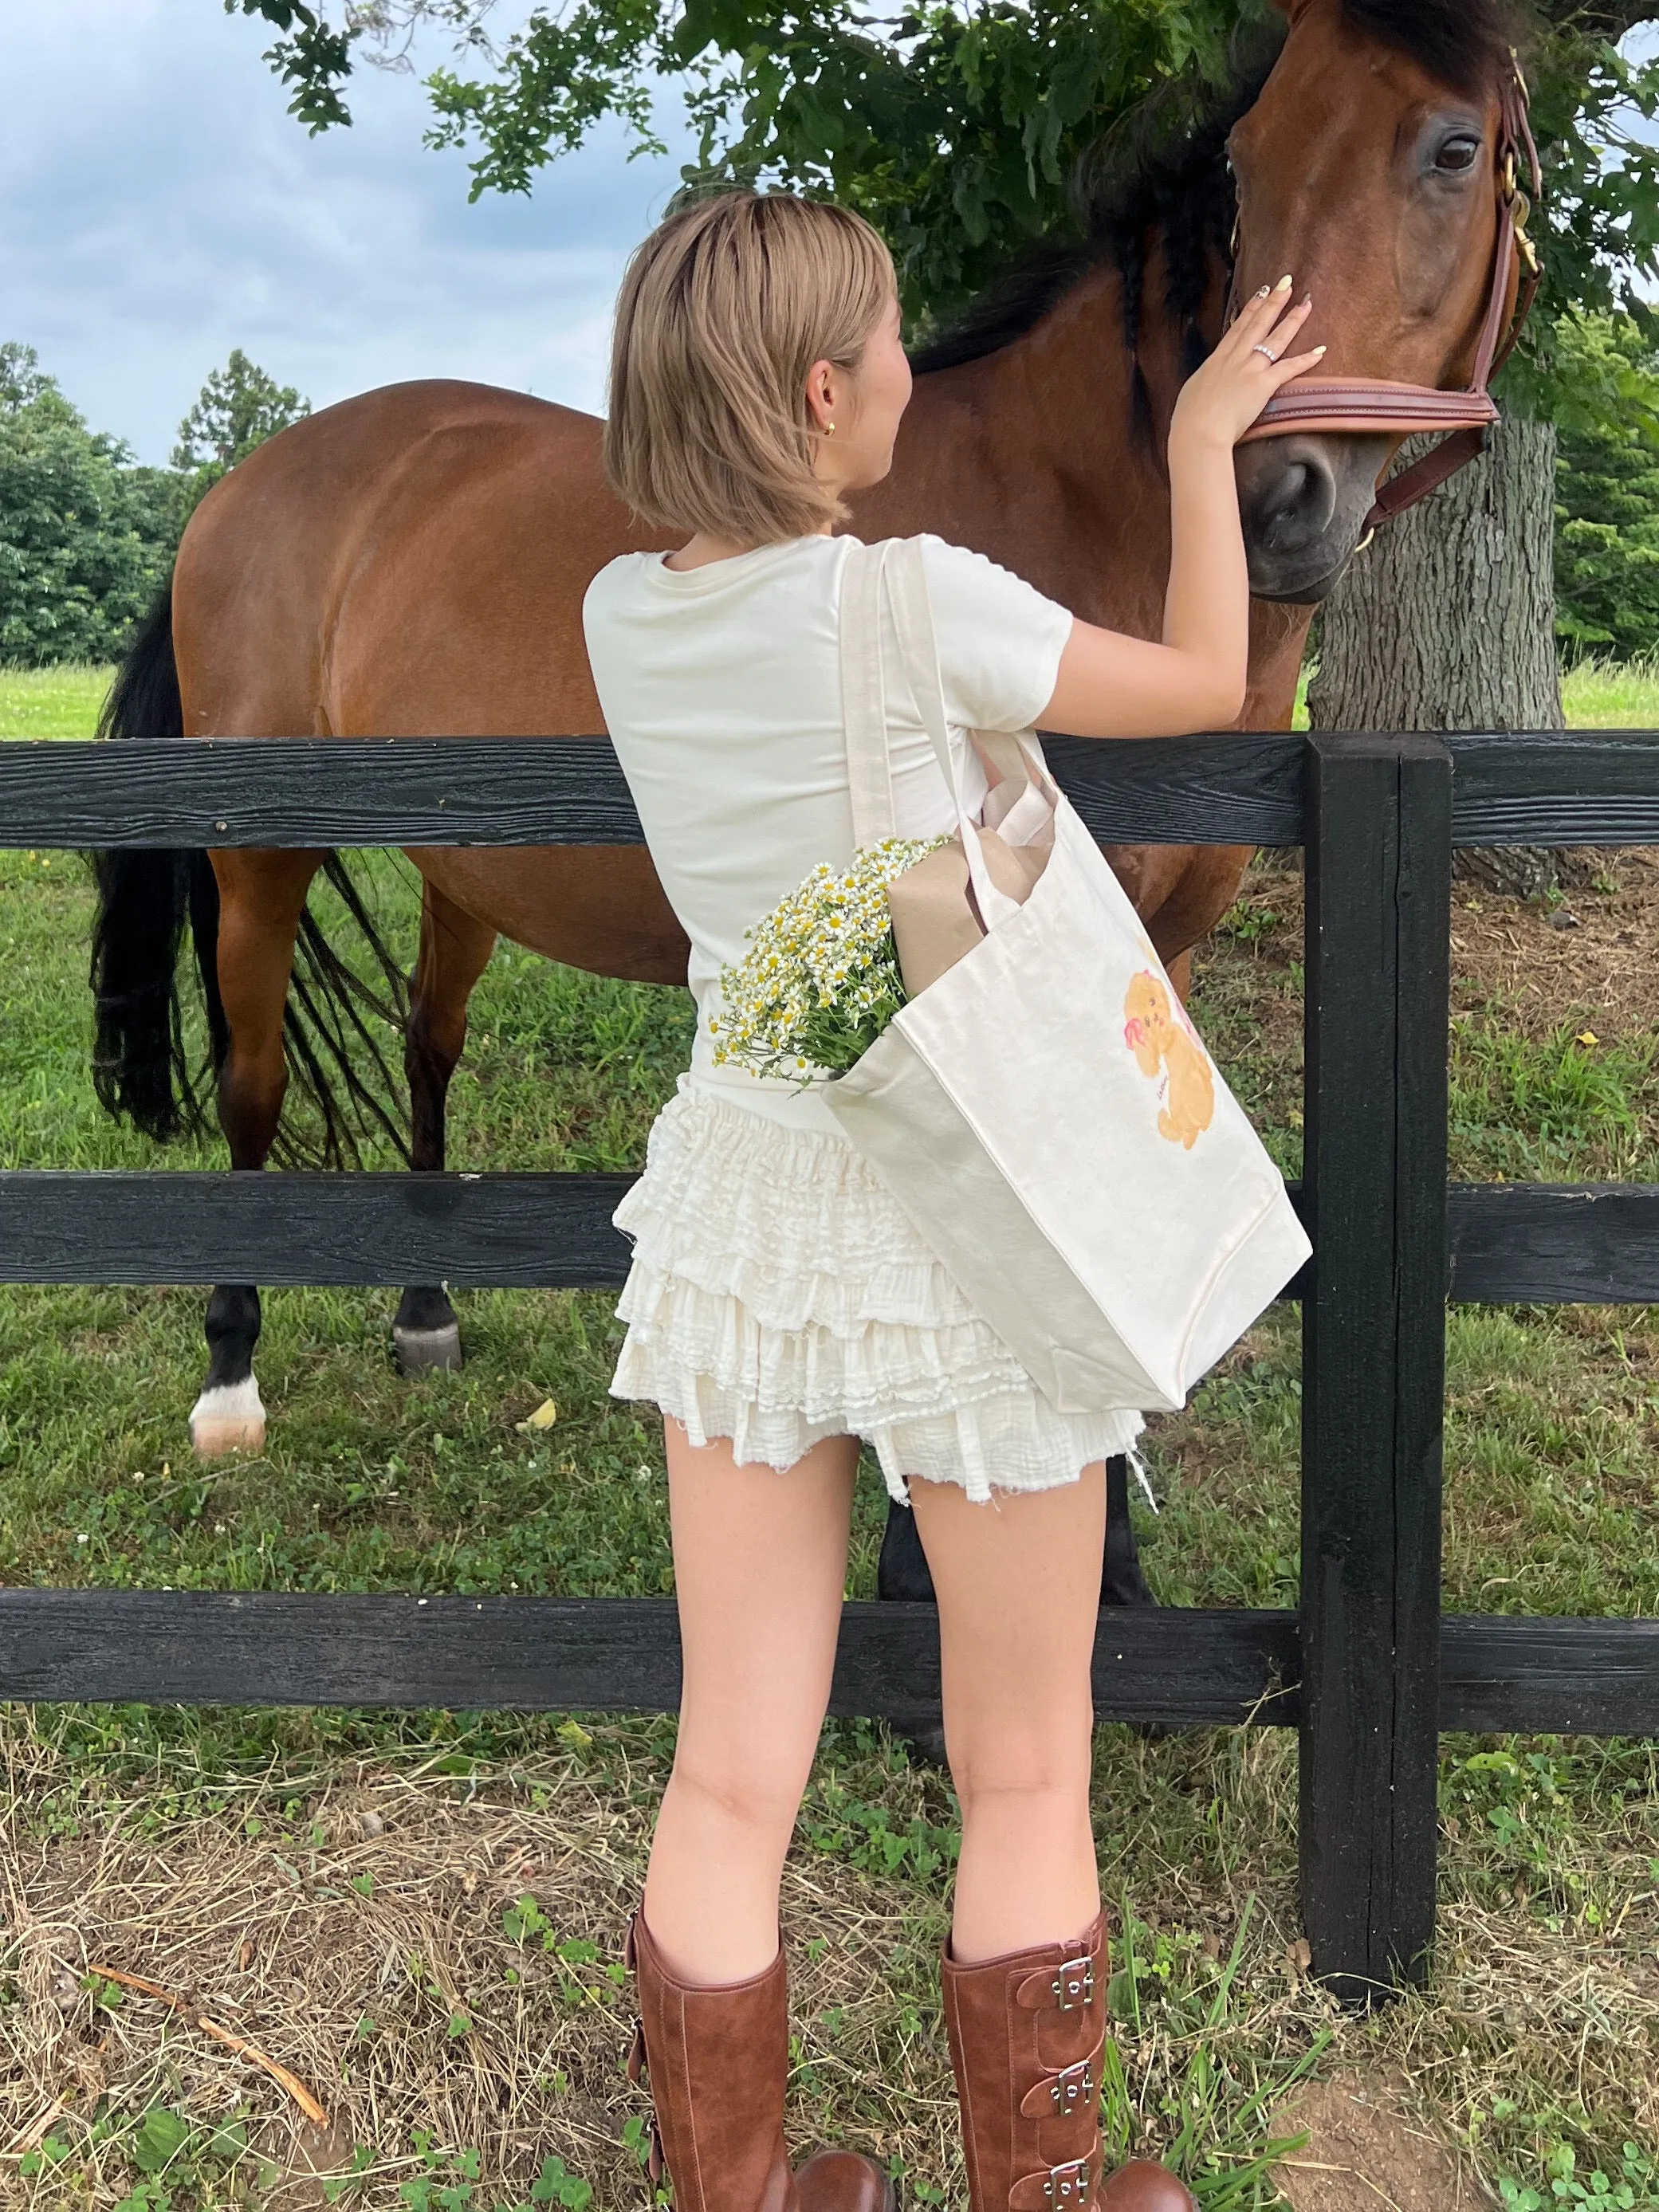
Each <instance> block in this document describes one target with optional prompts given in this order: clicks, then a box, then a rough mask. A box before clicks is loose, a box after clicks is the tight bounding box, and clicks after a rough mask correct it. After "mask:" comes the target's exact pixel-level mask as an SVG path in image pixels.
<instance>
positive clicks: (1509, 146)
mask: <svg viewBox="0 0 1659 2212" xmlns="http://www.w3.org/2000/svg"><path fill="white" fill-rule="evenodd" d="M1510 60H1511V62H1512V63H1513V64H1514V72H1513V75H1512V76H1511V77H1510V80H1509V82H1507V83H1506V84H1505V86H1504V93H1503V98H1502V100H1501V101H1500V103H1499V120H1498V149H1497V161H1496V175H1497V179H1498V239H1497V243H1496V246H1495V247H1494V249H1493V252H1492V289H1491V293H1490V295H1489V297H1488V299H1487V301H1486V319H1485V320H1484V321H1483V323H1482V324H1481V326H1480V343H1479V345H1478V346H1477V347H1476V349H1475V356H1474V379H1473V381H1472V382H1471V383H1470V384H1469V385H1468V386H1467V387H1466V388H1465V389H1464V390H1462V391H1461V392H1441V391H1437V390H1436V389H1435V388H1434V387H1433V386H1430V385H1426V384H1390V383H1389V382H1387V381H1386V380H1383V379H1382V378H1376V377H1363V376H1352V377H1349V376H1327V377H1312V376H1299V377H1297V378H1296V379H1295V380H1294V381H1293V382H1291V383H1290V384H1286V385H1284V386H1281V387H1280V388H1279V391H1277V392H1274V394H1273V398H1271V399H1270V400H1269V401H1268V402H1267V405H1266V406H1265V407H1264V408H1263V409H1262V410H1261V414H1260V415H1259V416H1257V418H1256V420H1255V422H1253V423H1252V424H1251V425H1250V428H1249V429H1248V430H1247V431H1246V432H1245V433H1244V436H1243V440H1242V441H1240V442H1241V443H1249V442H1250V441H1253V440H1255V439H1258V438H1282V437H1284V436H1285V435H1287V434H1288V433H1289V432H1291V431H1292V430H1311V431H1319V430H1346V431H1356V430H1357V431H1368V432H1375V431H1402V432H1410V431H1413V430H1444V431H1445V432H1446V434H1447V435H1445V436H1444V437H1443V438H1442V439H1441V441H1440V442H1439V444H1438V445H1437V446H1435V447H1431V449H1430V451H1429V452H1428V453H1425V454H1423V455H1422V457H1421V458H1420V459H1418V460H1415V461H1413V463H1412V464H1411V465H1410V467H1409V468H1405V469H1402V470H1401V471H1400V473H1399V474H1398V475H1397V476H1393V477H1389V480H1388V482H1387V483H1385V484H1383V487H1382V489H1381V490H1380V491H1379V492H1378V493H1377V495H1376V505H1375V506H1374V507H1372V508H1371V511H1370V513H1369V514H1368V515H1367V516H1366V518H1365V530H1364V533H1363V534H1362V536H1361V539H1360V544H1362V545H1364V544H1369V542H1370V533H1371V532H1374V531H1375V530H1376V527H1377V526H1378V524H1379V523H1383V522H1387V521H1389V520H1391V519H1392V518H1393V517H1394V516H1395V515H1396V514H1399V513H1402V512H1403V511H1404V509H1405V508H1407V507H1414V506H1415V505H1416V504H1417V502H1418V501H1419V499H1422V498H1423V497H1424V496H1425V495H1426V494H1427V493H1429V492H1431V491H1434V490H1436V489H1437V488H1438V487H1439V486H1440V485H1441V484H1443V483H1445V481H1446V479H1447V478H1448V477H1451V476H1455V474H1456V473H1457V471H1458V470H1459V469H1461V468H1462V467H1463V466H1464V465H1465V464H1466V463H1468V462H1469V461H1472V460H1473V459H1474V457H1475V455H1476V454H1477V453H1480V450H1481V448H1482V447H1483V446H1484V445H1485V444H1486V431H1487V429H1488V428H1489V427H1490V425H1491V424H1492V423H1493V422H1497V421H1498V419H1499V417H1498V409H1497V407H1496V406H1495V405H1494V404H1493V402H1492V394H1491V393H1490V392H1489V391H1488V390H1487V388H1486V387H1487V386H1488V385H1489V384H1490V383H1491V381H1492V378H1493V377H1494V376H1495V375H1496V374H1498V370H1499V369H1500V368H1502V367H1503V366H1504V362H1506V361H1507V360H1508V359H1509V357H1510V353H1511V352H1512V350H1513V349H1514V346H1515V342H1516V339H1517V338H1518V337H1520V335H1521V331H1522V325H1524V324H1525V322H1526V319H1527V317H1528V314H1529V313H1531V311H1532V303H1533V301H1534V299H1536V297H1537V295H1538V282H1539V276H1540V274H1541V270H1540V268H1539V263H1538V255H1537V252H1536V251H1535V250H1534V246H1533V242H1532V240H1530V239H1529V238H1528V235H1527V222H1528V218H1529V217H1530V216H1531V213H1532V203H1533V200H1534V199H1535V198H1536V197H1538V194H1539V192H1540V190H1541V185H1542V178H1541V173H1540V171H1539V166H1538V148H1537V145H1536V143H1534V138H1533V135H1532V125H1531V123H1530V121H1529V120H1528V114H1527V108H1528V92H1527V81H1526V78H1525V77H1524V76H1522V73H1521V64H1520V61H1519V59H1518V58H1516V56H1515V55H1514V54H1513V52H1512V53H1511V55H1510ZM1523 155H1524V157H1525V160H1526V163H1527V167H1528V173H1529V174H1530V176H1531V179H1532V193H1531V196H1530V197H1528V194H1527V193H1525V192H1523V191H1522V190H1521V187H1520V183H1519V173H1520V166H1521V160H1522V156H1523ZM1233 240H1234V246H1235V249H1237V240H1238V229H1237V225H1235V227H1234V230H1233ZM1517 259H1518V261H1519V263H1520V270H1521V277H1520V283H1519V287H1518V289H1517V291H1516V307H1515V313H1514V314H1513V315H1512V316H1511V317H1510V323H1509V329H1508V331H1507V334H1506V333H1505V331H1504V304H1505V302H1506V301H1507V300H1508V297H1509V289H1510V268H1511V265H1512V263H1513V262H1515V261H1516V260H1517ZM1237 289H1238V273H1237V259H1235V262H1234V270H1233V283H1232V289H1231V292H1230V293H1229V295H1228V302H1227V320H1228V321H1229V322H1231V320H1232V319H1233V317H1234V316H1235V315H1236V314H1237V312H1238V300H1237Z"/></svg>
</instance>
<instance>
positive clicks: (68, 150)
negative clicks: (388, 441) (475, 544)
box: [0, 0, 678, 460]
mask: <svg viewBox="0 0 1659 2212" xmlns="http://www.w3.org/2000/svg"><path fill="white" fill-rule="evenodd" d="M269 40H270V29H269V27H268V26H266V25H264V24H263V23H259V22H248V21H244V20H242V19H241V18H240V17H239V18H234V19H233V18H230V17H228V16H226V15H224V13H223V12H222V8H221V6H220V4H219V0H48V4H47V5H46V6H42V5H40V0H0V51H3V52H4V55H5V58H6V79H5V82H6V90H5V93H4V95H3V98H0V337H9V338H17V339H21V340H22V341H23V342H25V343H28V344H32V345H33V346H35V347H37V348H38V349H39V350H40V356H41V361H42V365H43V366H44V367H45V368H48V369H50V370H51V371H52V373H53V374H55V375H57V376H58V378H59V380H60V381H61V382H62V383H63V385H64V389H65V390H66V392H68V393H69V395H70V398H72V399H74V400H75V402H76V404H77V405H78V406H80V407H82V409H84V410H85V411H86V413H87V414H88V416H89V417H90V418H91V420H92V422H94V424H95V425H96V426H97V427H98V428H100V429H109V430H113V431H116V432H118V433H119V434H120V435H122V436H124V437H125V438H127V439H129V440H130V441H131V443H132V444H133V446H134V447H136V448H137V451H138V453H140V455H141V456H142V457H143V459H147V460H162V459H166V457H167V452H168V450H169V448H170V447H171V445H172V442H173V432H174V428H175V426H176V424H177V422H178V421H179V416H181V415H182V414H183V413H184V412H185V408H186V407H187V406H188V405H189V404H190V402H191V399H192V398H194V397H195V394H196V392H197V388H198V387H199V386H200V385H201V383H202V380H203V379H204V376H205V375H206V374H207V373H208V371H209V370H210V369H211V368H216V366H217V365H218V364H219V363H220V362H222V361H223V360H224V358H225V356H226V355H227V354H228V352H229V350H230V349H231V348H232V347H233V346H235V345H240V346H242V347H244V348H245V349H246V350H247V351H248V352H249V353H250V354H252V356H253V357H254V359H255V360H257V361H258V362H260V363H261V364H262V365H263V366H264V368H268V369H269V370H270V372H271V373H272V374H274V375H276V377H278V378H279V379H280V380H282V381H283V383H288V384H295V385H298V386H300V388H301V390H302V391H303V392H306V393H307V395H308V396H309V397H310V398H311V399H312V400H313V403H314V404H317V405H319V406H322V405H325V404H328V403H329V402H330V401H331V400H335V399H339V398H344V397H345V396H346V395H347V394H348V393H350V392H361V391H364V390H367V389H368V388H369V387H370V386H374V385H376V384H386V383H391V382H394V381H396V380H398V379H399V378H402V377H407V376H432V375H444V376H466V377H476V378H477V379H479V380H482V381H483V382H487V383H492V384H506V385H512V386H517V387H519V388H520V389H526V388H528V389H531V390H533V391H535V392H538V393H540V394H541V395H542V396H543V397H544V398H554V399H562V400H564V401H566V402H568V404H572V405H575V406H583V407H596V406H597V405H598V404H599V399H600V394H601V390H602V385H603V362H604V354H605V342H606V336H607V331H608V325H609V318H610V310H611V298H612V295H614V292H615V289H616V285H617V278H618V276H619V275H620V273H621V269H622V264H623V259H624V258H625V257H626V254H627V252H628V250H629V247H630V246H632V244H633V243H634V242H635V240H636V239H638V238H639V237H640V236H641V234H643V232H644V231H645V230H646V229H647V228H648V227H649V225H650V224H651V222H653V221H654V220H655V218H656V217H657V216H658V215H659V214H660V212H661V210H662V206H663V204H664V202H665V199H666V197H667V195H668V194H669V192H670V191H671V190H672V189H673V185H674V183H675V181H676V179H677V176H678V158H677V159H676V160H673V161H635V162H632V163H629V161H627V160H626V158H625V155H626V148H625V144H624V142H623V137H622V133H621V132H620V131H619V130H617V129H615V128H607V129H605V130H604V131H600V132H599V133H596V135H595V139H594V142H593V143H592V145H591V146H590V147H588V148H587V149H585V150H584V152H583V153H581V154H580V155H576V156H575V157H574V158H573V159H571V160H569V161H564V162H562V163H559V164H557V165H556V166H555V167H553V168H551V169H550V170H548V171H546V172H544V174H543V176H542V179H541V180H540V182H539V184H538V187H537V191H536V194H535V197H534V198H533V199H532V200H530V201H527V202H526V201H519V200H513V201H501V200H499V199H495V198H489V199H486V200H483V201H481V202H480V203H479V204H477V205H476V206H469V205H468V204H467V201H466V185H467V178H466V170H465V160H464V159H463V157H461V156H460V155H454V154H444V155H439V154H434V153H431V152H429V151H428V150H427V149H425V148H423V147H422V144H421V143H420V141H421V132H422V128H423V127H424V125H425V123H426V121H427V119H428V117H427V109H426V101H425V95H424V94H423V93H422V90H421V88H420V87H419V85H418V84H417V83H416V82H414V81H412V80H411V79H410V78H406V77H396V76H386V75H384V74H380V73H368V72H366V73H365V74H363V75H362V76H360V77H359V78H358V79H356V81H355V83H354V88H353V93H352V106H353V112H354V114H355V116H356V123H355V125H354V127H353V128H352V129H351V130H349V131H332V132H329V133H327V134H325V136H324V137H320V138H316V139H313V138H308V137H307V136H306V134H305V132H304V131H303V130H302V129H301V127H300V125H297V124H296V123H295V122H294V121H293V120H292V118H290V117H289V115H288V114H287V113H286V112H284V111H285V97H286V96H285V94H283V90H282V88H281V87H280V86H278V85H277V84H276V82H275V80H274V79H273V78H272V77H271V76H270V74H269V72H268V71H267V70H266V69H265V67H264V64H263V63H262V61H261V60H260V54H261V52H262V51H263V48H264V46H265V45H266V44H268V43H269Z"/></svg>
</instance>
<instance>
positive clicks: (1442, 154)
mask: <svg viewBox="0 0 1659 2212" xmlns="http://www.w3.org/2000/svg"><path fill="white" fill-rule="evenodd" d="M1479 159H1480V140H1479V139H1478V138H1471V137H1462V136H1460V137H1455V138H1448V139H1447V141H1446V143H1445V144H1444V145H1443V147H1442V148H1441V149H1440V150H1439V152H1438V153H1437V155H1435V157H1434V166H1435V167H1436V168H1437V169H1440V170H1442V171H1443V172H1445V173H1447V174H1448V175H1451V176H1461V175H1462V174H1463V173H1465V172H1466V171H1468V170H1469V169H1472V168H1473V167H1474V165H1475V163H1476V161H1478V160H1479Z"/></svg>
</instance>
